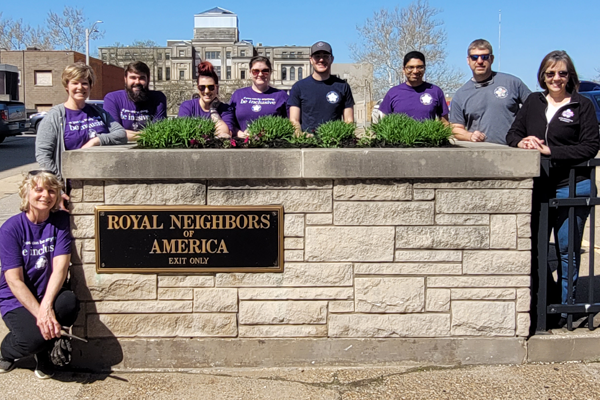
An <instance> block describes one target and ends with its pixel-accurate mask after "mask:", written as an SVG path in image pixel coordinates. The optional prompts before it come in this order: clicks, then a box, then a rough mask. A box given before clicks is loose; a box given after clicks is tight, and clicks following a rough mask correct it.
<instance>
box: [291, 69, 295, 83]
mask: <svg viewBox="0 0 600 400" xmlns="http://www.w3.org/2000/svg"><path fill="white" fill-rule="evenodd" d="M295 80H296V68H294V67H290V81H295Z"/></svg>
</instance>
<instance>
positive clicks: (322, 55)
mask: <svg viewBox="0 0 600 400" xmlns="http://www.w3.org/2000/svg"><path fill="white" fill-rule="evenodd" d="M311 57H312V58H313V59H315V60H320V59H321V58H322V59H323V60H329V59H330V58H331V54H328V53H315V54H313V55H312V56H311Z"/></svg>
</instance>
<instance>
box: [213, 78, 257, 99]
mask: <svg viewBox="0 0 600 400" xmlns="http://www.w3.org/2000/svg"><path fill="white" fill-rule="evenodd" d="M250 85H252V81H251V80H250V79H233V80H228V81H222V82H221V83H219V100H220V101H221V102H223V103H229V101H230V100H231V95H232V94H233V92H235V91H236V90H238V89H241V88H245V87H248V86H250Z"/></svg>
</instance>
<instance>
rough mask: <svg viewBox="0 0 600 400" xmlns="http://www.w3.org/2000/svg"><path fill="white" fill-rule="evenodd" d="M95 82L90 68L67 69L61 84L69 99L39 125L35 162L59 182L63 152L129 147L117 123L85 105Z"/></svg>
mask: <svg viewBox="0 0 600 400" xmlns="http://www.w3.org/2000/svg"><path fill="white" fill-rule="evenodd" d="M95 82H96V74H95V73H94V70H93V69H92V68H91V67H90V66H88V65H85V64H84V63H81V62H78V63H75V64H71V65H69V66H67V67H66V68H65V70H64V71H63V73H62V84H63V86H64V88H65V90H66V91H67V94H68V96H69V97H68V98H67V101H66V102H65V103H64V104H59V105H57V106H54V107H52V108H51V109H50V111H48V114H47V115H46V116H45V117H44V119H43V120H42V122H41V123H40V128H39V130H38V133H37V138H36V141H35V158H36V160H37V162H38V163H39V164H40V167H42V168H44V169H46V170H48V171H51V172H52V173H54V174H56V175H57V176H58V177H59V178H60V177H61V160H62V152H63V151H65V150H76V149H85V148H88V147H93V146H105V145H110V144H126V143H127V133H126V132H125V129H123V127H122V126H121V125H120V124H119V123H118V122H115V121H114V120H113V118H112V117H111V116H110V115H109V114H108V113H107V112H106V111H104V110H103V109H102V108H101V107H97V106H95V105H93V104H88V103H86V100H87V98H88V97H89V96H90V93H91V90H92V87H93V86H94V83H95Z"/></svg>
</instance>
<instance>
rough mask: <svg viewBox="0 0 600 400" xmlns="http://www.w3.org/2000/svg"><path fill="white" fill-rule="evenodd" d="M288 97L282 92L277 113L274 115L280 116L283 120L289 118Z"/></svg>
mask: <svg viewBox="0 0 600 400" xmlns="http://www.w3.org/2000/svg"><path fill="white" fill-rule="evenodd" d="M288 99H289V96H288V95H287V93H286V92H282V94H281V104H280V105H279V107H277V111H276V114H275V115H280V116H282V117H284V118H289V116H290V107H289V105H288Z"/></svg>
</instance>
